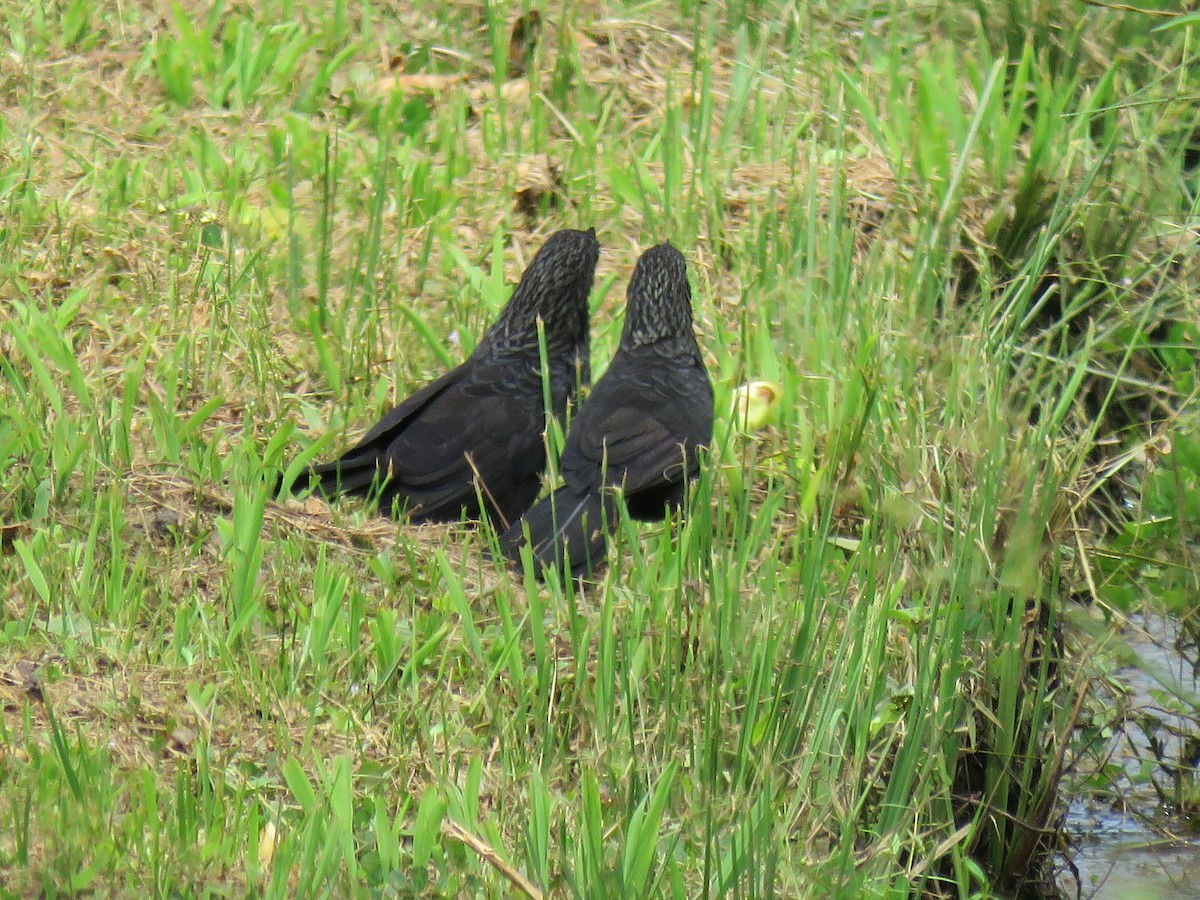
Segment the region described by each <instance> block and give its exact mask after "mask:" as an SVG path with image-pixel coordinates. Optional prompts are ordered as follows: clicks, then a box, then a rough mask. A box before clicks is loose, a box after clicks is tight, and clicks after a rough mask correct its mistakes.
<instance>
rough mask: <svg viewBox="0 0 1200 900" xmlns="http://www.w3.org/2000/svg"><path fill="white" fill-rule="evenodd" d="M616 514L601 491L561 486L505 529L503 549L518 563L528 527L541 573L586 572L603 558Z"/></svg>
mask: <svg viewBox="0 0 1200 900" xmlns="http://www.w3.org/2000/svg"><path fill="white" fill-rule="evenodd" d="M606 507H607V508H606ZM616 514H617V510H616V505H615V504H614V503H613V502H612V501H611V499H610V500H609V502H607V503H606V502H604V500H603V499H602V498H601V495H600V494H597V493H592V492H587V493H577V492H575V491H573V490H571V488H569V487H561V488H559V489H558V490H556V491H555V492H554V493H552V494H551V495H550V496H549V497H546V498H545V499H544V500H542V502H540V503H538V504H537V505H536V506H534V507H533V508H532V509H531V510H529V512H527V513H526V514H525V515H524V517H523V518H521V519H520V520H519V521H517V522H516V523H514V524H513V526H512V527H511V528H509V529H508V530H507V531H506V532H504V534H503V535H501V536H500V548H501V550H503V551H504V555H505V556H506V557H508V559H509V560H510V561H512V562H514V563H519V562H520V561H521V547H523V546H524V545H525V544H526V540H525V529H526V528H528V530H529V540H528V544H529V547H530V549H531V551H532V553H533V558H534V562H535V563H536V565H537V568H538V571H539V572H540V571H541V570H542V569H543V568H547V567H553V568H556V569H558V570H559V571H566V570H570V572H571V574H572V575H575V576H578V575H585V574H587V573H589V572H591V571H592V569H594V568H595V567H596V566H598V565H599V564H600V562H601V561H602V560H603V558H604V548H605V544H606V542H607V541H606V535H605V532H606V531H607V530H608V529H609V528H611V527H612V523H613V522H614V521H615V516H616Z"/></svg>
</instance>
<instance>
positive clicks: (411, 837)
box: [0, 0, 1200, 897]
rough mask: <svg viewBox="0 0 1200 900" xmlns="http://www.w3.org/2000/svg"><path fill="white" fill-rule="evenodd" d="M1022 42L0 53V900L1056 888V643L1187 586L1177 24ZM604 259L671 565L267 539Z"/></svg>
mask: <svg viewBox="0 0 1200 900" xmlns="http://www.w3.org/2000/svg"><path fill="white" fill-rule="evenodd" d="M1026 6H1027V5H1026V4H1021V3H1007V4H1004V3H991V2H983V0H981V2H979V3H976V4H974V5H971V6H965V5H962V4H934V5H932V6H928V5H927V6H925V7H920V8H912V9H909V8H907V7H905V8H900V7H899V6H898V5H896V4H866V5H860V7H857V8H854V9H849V10H847V9H843V8H841V7H838V8H836V9H835V8H831V7H829V6H828V5H826V4H821V3H768V4H765V5H757V6H755V5H746V4H736V3H727V4H715V3H713V4H692V3H679V4H671V3H650V4H643V5H640V6H633V7H628V8H621V9H617V8H615V7H612V8H607V9H606V10H601V11H596V10H593V9H590V8H589V9H584V8H583V7H581V6H570V7H568V8H567V10H566V11H565V12H562V11H557V10H551V9H550V8H548V7H546V8H539V9H536V10H535V9H532V8H526V7H523V6H519V5H516V4H510V5H508V6H505V5H504V4H499V5H496V4H489V5H488V6H487V9H486V11H483V12H481V10H480V9H479V8H475V7H466V6H463V5H460V4H450V3H446V4H442V5H440V6H437V5H435V6H434V7H432V8H425V7H420V8H418V6H416V5H409V6H405V5H401V6H400V7H398V8H395V9H394V10H391V11H390V12H389V13H388V14H387V15H385V14H384V13H383V12H382V11H381V10H378V9H375V8H374V7H365V8H363V9H355V10H351V9H350V8H349V7H346V6H345V5H343V4H333V5H331V6H330V7H328V8H325V9H320V10H315V9H300V8H298V7H296V6H294V5H293V4H290V3H283V2H278V3H268V4H266V5H265V6H263V7H262V8H261V9H258V10H255V11H252V10H248V9H244V8H242V7H234V6H229V5H224V4H217V5H215V6H212V7H205V8H204V9H203V10H201V9H199V8H198V7H197V8H193V5H191V4H188V3H179V4H175V5H174V6H173V7H172V10H171V11H170V13H169V14H168V15H166V16H165V17H163V18H162V19H160V18H159V12H158V11H156V10H155V9H152V8H150V7H149V6H146V5H144V4H137V3H124V4H120V5H115V6H112V7H109V6H105V7H103V8H102V7H99V6H96V7H93V6H91V5H89V4H86V3H72V4H68V7H69V8H68V10H67V11H66V13H65V14H63V15H61V16H60V15H59V14H58V13H57V12H56V13H55V15H54V16H50V15H49V14H48V13H49V10H48V8H47V9H41V8H40V7H38V8H35V9H34V10H33V12H32V14H31V15H29V16H25V15H20V16H18V15H16V14H15V13H11V14H6V18H7V19H8V20H9V24H10V28H9V30H8V36H7V38H6V42H7V45H6V46H5V48H4V51H5V53H6V56H7V58H9V59H11V60H13V66H12V68H11V70H10V71H11V77H10V78H9V80H8V82H7V84H6V87H5V94H4V97H5V102H6V106H7V108H8V109H9V111H10V113H11V114H10V115H6V116H5V117H4V121H3V122H0V204H2V205H3V211H4V214H3V224H2V225H0V295H2V298H3V306H0V412H2V414H0V471H3V472H4V476H3V479H2V480H0V575H2V576H3V577H0V617H2V629H0V816H2V817H3V820H4V821H6V822H8V823H10V826H11V827H9V828H7V829H5V830H4V831H3V835H2V836H0V873H2V874H3V878H2V879H0V880H2V881H3V882H4V883H5V884H6V885H8V886H9V888H8V889H9V890H11V891H13V892H15V893H16V894H18V895H23V894H31V893H35V892H41V893H47V894H49V893H59V892H82V891H87V890H92V891H100V892H104V893H133V892H135V891H137V892H145V891H147V890H152V891H155V892H159V891H161V892H164V893H167V892H170V893H183V894H190V893H199V892H200V891H202V890H213V891H215V892H223V893H239V894H240V893H247V892H249V893H254V894H263V895H270V896H294V895H296V894H297V893H306V892H310V891H311V892H312V893H322V892H326V893H328V892H332V893H337V894H352V895H359V894H361V895H373V894H376V893H383V892H390V893H394V894H397V895H409V894H426V895H459V894H466V893H472V894H479V895H484V896H510V895H512V892H513V891H523V892H525V893H527V894H530V895H537V892H545V893H555V894H564V895H573V896H631V897H641V896H662V895H666V896H678V897H695V896H724V895H731V894H732V895H738V896H774V895H780V896H810V895H811V896H816V895H821V896H835V895H836V896H879V895H893V894H895V895H903V894H929V895H946V896H953V895H977V896H996V895H1006V896H1011V895H1019V894H1021V893H1023V892H1024V893H1025V894H1027V895H1032V894H1033V893H1034V892H1036V891H1042V892H1046V891H1050V890H1053V889H1054V885H1055V875H1056V873H1055V865H1056V864H1060V863H1061V859H1062V857H1061V856H1059V855H1058V854H1060V853H1061V852H1062V851H1064V849H1065V844H1064V842H1063V840H1062V837H1061V835H1060V833H1059V830H1058V826H1059V822H1060V817H1061V813H1062V809H1063V807H1064V801H1065V797H1064V796H1062V795H1061V794H1060V784H1062V783H1063V779H1064V777H1066V776H1068V775H1070V774H1071V772H1072V767H1073V765H1074V764H1075V762H1076V760H1077V759H1079V758H1080V756H1081V755H1082V754H1083V751H1082V750H1081V749H1080V744H1079V734H1078V732H1077V730H1076V727H1075V726H1076V725H1077V724H1079V723H1080V722H1081V721H1083V722H1084V723H1085V724H1088V723H1089V721H1090V718H1089V717H1091V716H1092V715H1093V713H1094V712H1095V709H1096V707H1095V705H1094V701H1089V699H1088V697H1087V695H1086V691H1085V687H1086V684H1087V682H1086V679H1085V677H1084V675H1083V674H1081V673H1084V674H1086V673H1087V671H1088V668H1087V667H1088V666H1089V665H1091V664H1092V662H1091V660H1092V658H1093V657H1094V656H1095V647H1096V646H1097V642H1104V641H1111V634H1110V633H1109V632H1108V630H1107V626H1106V624H1105V623H1104V622H1101V624H1099V625H1097V624H1096V622H1095V620H1093V622H1092V624H1091V625H1090V626H1089V627H1088V628H1087V629H1081V628H1080V626H1079V623H1078V622H1076V621H1075V618H1076V617H1075V613H1076V612H1077V611H1078V609H1079V607H1078V604H1077V603H1076V601H1077V600H1078V599H1079V598H1081V597H1082V598H1087V599H1089V600H1091V601H1092V602H1093V607H1094V608H1096V609H1100V610H1102V611H1103V612H1104V613H1105V615H1107V616H1109V617H1111V618H1112V619H1114V620H1119V619H1120V617H1121V616H1122V615H1124V614H1127V613H1130V612H1133V611H1135V610H1139V609H1141V608H1143V607H1144V606H1147V605H1153V604H1161V603H1164V602H1166V603H1168V604H1170V603H1174V604H1176V605H1177V607H1178V605H1182V604H1183V603H1184V602H1185V601H1186V598H1187V597H1189V596H1192V595H1194V589H1195V586H1196V583H1197V564H1196V558H1195V526H1194V522H1195V521H1196V510H1195V506H1196V497H1197V479H1200V464H1198V463H1197V461H1196V459H1195V457H1196V452H1195V446H1196V441H1197V414H1196V409H1195V380H1196V344H1197V334H1196V326H1195V322H1196V321H1197V320H1198V317H1197V315H1196V308H1195V297H1196V288H1197V285H1196V272H1195V269H1194V266H1193V265H1192V263H1191V260H1192V258H1194V256H1195V247H1194V241H1195V236H1194V231H1195V227H1194V226H1195V216H1194V209H1195V197H1196V191H1195V169H1196V166H1195V159H1194V155H1195V154H1194V147H1193V144H1194V136H1193V131H1194V127H1193V123H1192V122H1191V119H1190V118H1189V113H1188V108H1189V105H1190V97H1191V96H1192V94H1194V89H1195V86H1194V85H1193V84H1192V81H1193V79H1194V76H1193V74H1192V71H1193V69H1194V68H1195V67H1194V66H1193V65H1192V63H1193V62H1194V60H1193V59H1192V55H1193V52H1194V51H1193V49H1192V48H1193V43H1192V40H1191V34H1190V29H1191V28H1193V27H1194V25H1193V24H1187V23H1186V22H1183V23H1182V24H1178V23H1177V24H1176V25H1175V27H1168V28H1158V29H1156V27H1155V26H1157V25H1161V24H1171V23H1170V22H1169V21H1168V20H1167V19H1166V18H1165V17H1160V18H1154V17H1150V16H1148V15H1145V14H1142V13H1138V12H1136V11H1132V10H1124V9H1121V10H1118V9H1091V10H1089V11H1088V12H1087V13H1086V14H1085V15H1082V16H1080V17H1079V19H1078V21H1077V22H1076V23H1075V24H1074V25H1072V26H1071V27H1070V28H1069V29H1065V30H1064V29H1061V28H1060V27H1059V26H1058V25H1056V24H1055V23H1053V22H1049V21H1047V20H1045V19H1044V17H1041V16H1040V14H1039V15H1034V14H1032V13H1035V12H1037V11H1038V10H1040V7H1037V5H1036V4H1034V5H1033V7H1037V9H1033V7H1030V8H1028V9H1027V8H1026ZM35 7H36V4H35ZM535 14H536V15H535ZM593 224H594V225H595V226H596V228H597V232H598V233H599V235H600V238H601V243H602V245H603V247H604V251H603V254H602V257H601V263H600V271H599V274H598V278H597V289H596V291H595V292H594V294H593V303H594V305H595V309H594V314H593V348H594V352H595V367H596V369H597V370H599V371H602V369H603V366H604V365H605V363H606V360H607V359H608V357H609V356H610V355H611V352H612V350H613V348H614V347H615V344H616V340H617V336H618V334H619V330H620V313H619V307H620V301H619V298H620V297H621V296H622V294H623V284H624V282H625V280H626V279H627V278H628V274H629V271H630V270H631V268H632V263H633V261H634V259H636V257H637V255H638V253H639V252H640V250H641V249H644V248H645V247H647V246H649V245H651V244H654V243H658V242H659V241H661V240H664V239H670V240H671V241H672V243H674V244H675V246H677V247H680V248H681V249H683V250H684V252H685V253H686V254H687V255H688V257H689V262H690V263H691V266H690V268H691V271H692V273H693V278H694V282H695V287H696V291H695V295H696V314H697V322H698V327H699V332H700V334H701V345H702V347H704V348H705V350H706V352H707V355H708V359H707V360H706V362H707V365H708V368H709V371H710V372H711V373H712V375H713V380H714V382H715V383H716V386H717V394H718V397H717V410H718V425H717V435H716V437H715V439H714V446H713V448H712V451H711V460H710V465H709V466H708V467H707V468H706V470H705V472H704V475H703V476H702V478H701V479H700V481H699V483H698V485H697V487H696V488H695V492H694V498H693V501H692V503H691V508H690V514H689V515H688V516H687V517H686V518H685V519H684V520H683V521H680V522H674V523H669V524H668V525H666V526H661V527H657V526H640V525H635V524H633V523H631V522H627V521H623V522H622V523H621V528H620V529H619V530H618V535H617V538H616V539H615V540H614V545H615V546H614V547H613V548H612V549H611V551H610V560H611V565H610V566H609V568H608V569H607V570H606V571H605V572H604V574H603V575H602V576H601V577H600V578H599V579H598V580H597V582H596V583H595V584H592V585H590V586H588V587H586V588H582V589H581V588H579V587H578V586H577V585H575V584H558V583H551V584H550V585H548V586H547V587H544V588H543V587H539V586H537V585H535V584H533V583H532V582H525V581H523V580H522V579H521V578H519V577H517V576H513V575H511V574H509V573H506V572H503V571H499V570H497V568H496V566H495V565H494V564H493V563H491V562H489V561H488V560H487V558H486V556H485V553H484V551H485V549H486V547H487V545H488V543H489V540H490V537H491V536H490V535H488V534H486V533H484V532H480V531H472V530H469V529H463V528H457V527H432V526H428V527H419V528H409V527H401V526H397V525H395V524H393V523H391V522H388V521H385V520H380V519H378V518H376V517H374V516H372V515H371V513H370V512H369V511H368V510H365V509H363V508H361V507H358V506H355V505H354V504H351V503H344V504H335V505H333V506H326V505H324V504H321V503H317V502H298V503H294V504H290V505H286V506H280V505H278V504H276V503H274V502H272V501H271V500H270V499H269V498H268V496H267V492H266V488H265V484H266V482H267V480H268V479H269V478H270V477H272V476H273V475H274V474H275V472H276V471H277V470H278V469H280V468H281V467H284V466H286V465H289V464H291V463H292V461H294V460H296V459H297V456H298V455H299V457H300V458H302V459H309V458H314V457H317V456H321V457H324V456H326V455H328V454H329V453H330V452H331V450H332V449H333V447H334V446H335V444H336V445H337V446H340V445H341V442H342V440H343V438H342V436H341V432H342V431H344V430H349V429H353V428H354V427H357V426H358V425H365V424H366V423H368V422H370V421H373V420H374V418H375V417H376V416H377V414H378V413H379V412H380V411H381V410H383V409H384V408H386V407H387V406H388V405H390V404H391V403H392V402H394V400H395V399H396V398H398V397H400V396H403V395H406V394H407V393H408V392H409V391H410V390H411V389H412V388H414V387H415V386H416V385H418V384H420V383H422V382H423V381H425V380H427V379H428V378H430V377H431V376H432V375H434V374H435V373H437V372H439V371H441V370H443V369H444V368H445V367H446V366H447V365H449V364H451V363H454V362H457V361H458V360H460V359H462V358H463V356H464V355H465V354H466V353H468V352H469V351H470V350H471V348H472V346H473V342H474V341H475V340H477V339H478V336H479V335H480V334H481V333H482V331H483V329H484V327H485V326H486V323H488V322H489V321H491V319H492V318H493V317H494V315H495V312H496V311H497V310H498V309H499V308H500V306H501V305H502V304H503V302H504V300H505V299H506V296H507V292H508V288H507V287H506V285H507V284H511V283H512V282H513V281H515V276H516V275H517V274H518V273H519V272H520V270H521V269H522V268H523V267H524V264H525V263H526V262H527V261H528V259H529V256H530V255H531V253H532V251H533V249H535V248H536V246H537V245H538V244H539V243H540V241H541V240H542V238H543V237H544V235H545V234H547V233H549V232H550V231H552V230H554V229H556V228H558V227H564V226H580V225H582V226H585V227H586V226H587V225H593ZM751 379H763V380H767V381H770V382H773V383H775V384H777V385H778V386H779V393H780V398H779V405H778V411H777V414H776V415H775V417H774V421H773V422H771V423H770V424H767V425H765V426H764V427H763V428H762V429H760V430H757V431H754V432H753V433H749V434H747V433H744V430H742V429H739V428H738V427H737V423H736V422H735V421H734V418H733V416H732V414H731V413H729V412H728V410H729V408H730V396H731V394H732V392H733V390H734V389H735V388H736V387H737V386H738V385H739V384H741V383H743V382H746V381H748V380H751ZM291 468H292V474H293V475H294V474H295V473H296V472H298V471H299V463H296V464H294V465H292V466H291ZM1100 498H1104V502H1099V500H1100ZM1168 547H1170V548H1173V550H1174V552H1175V554H1176V555H1173V556H1171V557H1170V558H1171V559H1172V560H1174V562H1173V564H1172V565H1170V566H1168V567H1164V566H1161V565H1159V564H1158V563H1159V562H1160V559H1161V557H1162V555H1163V554H1165V553H1166V549H1165V548H1168ZM1189 592H1190V593H1189ZM1089 704H1091V705H1089ZM1066 783H1068V784H1070V783H1071V782H1070V781H1068V782H1066Z"/></svg>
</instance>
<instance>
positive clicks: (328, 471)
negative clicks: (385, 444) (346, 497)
mask: <svg viewBox="0 0 1200 900" xmlns="http://www.w3.org/2000/svg"><path fill="white" fill-rule="evenodd" d="M308 471H309V475H310V477H311V478H314V479H316V480H317V493H318V494H321V495H322V496H325V497H332V496H334V495H335V494H366V493H368V492H369V491H370V490H371V488H372V486H373V485H374V484H375V480H376V478H377V476H378V474H379V467H378V463H377V461H376V458H375V456H374V455H373V454H372V455H370V456H366V457H363V458H359V459H355V458H354V457H343V458H341V459H337V460H334V461H333V462H327V463H321V464H320V465H317V466H313V467H312V468H310V469H309V470H308ZM296 483H297V485H298V486H303V484H304V483H305V482H304V479H297V482H296Z"/></svg>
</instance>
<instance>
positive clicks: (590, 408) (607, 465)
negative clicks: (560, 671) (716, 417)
mask: <svg viewBox="0 0 1200 900" xmlns="http://www.w3.org/2000/svg"><path fill="white" fill-rule="evenodd" d="M712 427H713V391H712V384H711V382H710V381H709V379H708V372H707V371H706V369H705V368H704V362H703V360H701V358H700V347H699V346H698V345H697V343H696V337H695V334H694V333H693V331H692V295H691V289H690V288H689V287H688V280H687V263H686V261H685V260H684V258H683V255H682V254H681V253H680V252H679V251H678V250H676V249H675V248H674V247H672V246H671V245H670V244H660V245H659V246H657V247H653V248H651V249H650V250H647V251H646V252H645V253H644V254H642V257H641V259H639V260H638V263H637V266H636V267H635V268H634V272H633V276H632V278H630V281H629V289H628V292H627V303H626V307H625V325H624V329H623V330H622V332H621V343H620V346H619V348H618V349H617V353H616V355H615V356H614V357H613V359H612V362H611V364H610V365H609V367H608V370H607V371H606V372H605V373H604V376H603V377H602V378H601V379H600V381H599V382H597V384H596V386H595V388H593V389H592V393H591V395H590V396H589V397H588V398H587V400H586V402H585V403H584V404H583V407H582V408H581V409H580V410H579V412H578V413H577V414H576V416H575V419H574V421H573V422H572V423H571V430H570V432H569V433H568V435H567V442H566V446H565V447H564V448H563V453H562V458H561V460H560V461H559V468H560V470H561V472H562V478H563V481H564V484H563V486H562V487H560V488H558V489H557V490H555V491H554V492H553V493H552V494H550V495H549V496H548V497H546V498H545V499H544V500H542V501H541V502H540V503H538V504H537V505H536V506H534V507H533V508H532V509H531V510H529V512H528V513H526V514H525V516H524V518H523V519H522V520H521V521H519V522H517V523H515V524H514V525H513V526H512V527H511V528H510V529H509V530H508V531H507V532H505V533H504V534H503V535H501V538H500V546H501V549H502V550H503V551H504V554H505V556H507V557H508V558H509V560H511V561H512V562H514V563H515V562H518V561H519V560H520V552H521V547H522V546H524V544H525V542H526V541H525V530H526V529H528V533H529V539H528V542H529V545H530V547H531V548H532V552H533V557H534V560H535V563H536V564H537V565H538V568H539V572H540V571H541V569H542V568H543V567H548V566H553V567H556V568H558V569H560V570H569V571H570V572H571V574H572V575H581V574H584V573H587V572H589V571H590V570H591V569H592V568H594V567H595V566H596V565H597V564H598V563H599V562H600V561H601V559H602V558H603V555H604V548H605V543H606V531H607V530H608V529H610V528H611V527H612V526H613V525H614V524H615V522H616V517H617V507H616V502H615V500H616V495H617V491H618V489H620V493H622V494H623V495H624V498H625V504H626V507H627V509H628V510H629V514H630V515H631V516H633V517H634V518H637V519H643V520H656V519H661V518H663V516H664V515H665V513H666V511H667V510H668V509H673V508H678V507H679V506H680V504H682V502H683V500H684V497H685V495H686V492H687V484H688V481H689V480H690V478H691V477H692V476H694V475H695V474H696V472H697V470H698V468H699V459H698V452H697V451H698V450H699V448H700V447H702V446H705V445H707V444H708V442H709V441H710V440H711V439H712Z"/></svg>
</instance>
